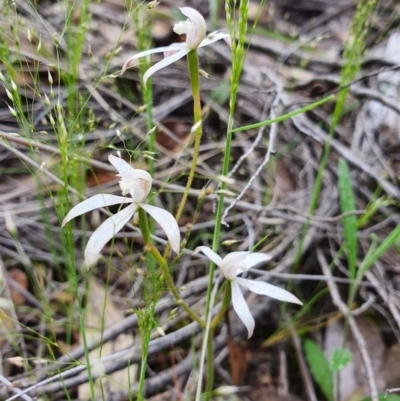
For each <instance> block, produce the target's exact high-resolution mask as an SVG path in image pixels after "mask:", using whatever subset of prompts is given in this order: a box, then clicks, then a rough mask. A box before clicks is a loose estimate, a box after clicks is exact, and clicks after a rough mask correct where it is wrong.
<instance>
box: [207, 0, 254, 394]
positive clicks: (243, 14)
mask: <svg viewBox="0 0 400 401" xmlns="http://www.w3.org/2000/svg"><path fill="white" fill-rule="evenodd" d="M235 5H236V2H234V6H235ZM225 11H226V19H227V22H228V25H229V29H230V35H231V44H232V74H231V90H230V98H229V118H228V127H227V136H226V142H225V150H224V160H223V163H222V175H223V176H227V175H228V172H229V161H230V154H231V144H232V135H233V124H234V117H233V116H234V112H235V106H236V97H237V92H238V89H239V80H240V75H241V73H242V68H243V62H244V44H245V38H246V32H247V17H248V12H249V2H248V0H242V1H241V2H240V13H239V22H238V25H239V35H238V39H236V21H233V23H232V15H233V16H234V15H235V13H236V10H235V9H233V10H232V9H231V2H230V0H226V1H225ZM225 188H226V183H225V182H222V183H221V191H220V193H219V197H218V206H217V212H216V217H215V230H214V236H213V243H212V249H213V251H217V250H218V246H219V237H220V233H221V221H222V215H223V207H224V189H225ZM214 272H215V264H214V263H210V271H209V281H208V289H207V295H206V297H207V298H206V321H207V318H208V314H209V313H210V312H211V310H210V305H211V301H212V300H211V294H212V288H213V280H214ZM211 346H212V345H211ZM213 377H214V365H213V364H211V363H208V364H207V380H206V389H209V388H210V382H211V386H212V383H213ZM207 394H210V393H209V392H208V393H206V397H208V396H207Z"/></svg>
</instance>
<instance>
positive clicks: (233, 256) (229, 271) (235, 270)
mask: <svg viewBox="0 0 400 401" xmlns="http://www.w3.org/2000/svg"><path fill="white" fill-rule="evenodd" d="M249 253H250V252H231V253H228V255H226V256H225V257H224V259H223V260H222V263H221V266H220V268H221V273H222V274H223V275H224V277H225V278H226V279H227V280H233V279H234V278H235V277H236V276H237V275H238V274H240V273H243V271H245V270H246V265H245V263H244V261H245V259H246V257H247V256H248V255H249Z"/></svg>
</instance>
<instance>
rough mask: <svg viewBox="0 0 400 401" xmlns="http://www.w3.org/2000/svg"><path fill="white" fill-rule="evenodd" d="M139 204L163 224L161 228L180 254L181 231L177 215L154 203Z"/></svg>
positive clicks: (175, 250) (173, 248)
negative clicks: (176, 218)
mask: <svg viewBox="0 0 400 401" xmlns="http://www.w3.org/2000/svg"><path fill="white" fill-rule="evenodd" d="M139 206H140V207H141V208H142V209H144V210H145V211H146V212H147V213H148V214H149V215H150V216H151V217H152V218H153V219H154V220H155V221H156V222H157V223H158V224H159V225H160V226H161V228H162V229H163V230H164V232H165V234H166V235H167V238H168V241H169V243H170V244H171V248H172V250H173V251H174V252H175V253H176V254H179V252H180V243H181V234H180V232H179V226H178V223H177V222H176V220H175V217H174V216H172V214H171V213H170V212H167V211H166V210H164V209H161V208H159V207H156V206H153V205H148V204H146V203H141V204H140V205H139Z"/></svg>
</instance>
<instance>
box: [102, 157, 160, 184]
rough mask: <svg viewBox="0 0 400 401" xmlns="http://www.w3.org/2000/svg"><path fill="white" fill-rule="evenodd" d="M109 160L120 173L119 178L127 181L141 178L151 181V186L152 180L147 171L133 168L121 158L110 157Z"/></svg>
mask: <svg viewBox="0 0 400 401" xmlns="http://www.w3.org/2000/svg"><path fill="white" fill-rule="evenodd" d="M108 160H109V162H110V163H111V164H112V165H113V166H114V167H115V169H116V170H117V171H118V176H120V177H122V178H125V179H127V180H134V179H137V178H140V179H142V180H146V181H149V183H150V186H151V184H152V178H151V175H150V174H149V173H148V172H147V171H145V170H141V169H136V168H133V167H132V166H131V165H130V164H129V163H127V162H126V161H125V160H124V159H121V158H120V157H115V156H113V155H109V156H108Z"/></svg>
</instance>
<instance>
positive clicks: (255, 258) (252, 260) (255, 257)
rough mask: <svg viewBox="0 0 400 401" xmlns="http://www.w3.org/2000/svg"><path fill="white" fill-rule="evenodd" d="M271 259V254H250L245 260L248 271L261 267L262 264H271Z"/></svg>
mask: <svg viewBox="0 0 400 401" xmlns="http://www.w3.org/2000/svg"><path fill="white" fill-rule="evenodd" d="M271 259H272V255H270V254H269V253H262V252H250V253H249V254H248V255H247V257H246V259H245V260H244V264H245V265H246V271H247V270H249V269H251V268H253V267H255V266H257V265H259V264H260V263H265V262H269V261H270V260H271Z"/></svg>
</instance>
